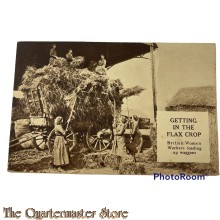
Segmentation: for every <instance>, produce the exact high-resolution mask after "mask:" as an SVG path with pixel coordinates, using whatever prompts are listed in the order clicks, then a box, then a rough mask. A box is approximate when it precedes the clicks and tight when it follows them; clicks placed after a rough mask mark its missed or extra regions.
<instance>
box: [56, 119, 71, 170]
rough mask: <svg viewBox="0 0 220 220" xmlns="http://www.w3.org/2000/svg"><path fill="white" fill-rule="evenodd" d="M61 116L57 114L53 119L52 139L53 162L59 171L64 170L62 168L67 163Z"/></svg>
mask: <svg viewBox="0 0 220 220" xmlns="http://www.w3.org/2000/svg"><path fill="white" fill-rule="evenodd" d="M62 123H63V118H62V117H60V116H58V117H57V118H56V119H55V127H54V131H55V135H56V138H55V140H54V149H53V156H54V158H53V164H54V166H56V167H58V170H59V171H64V170H63V169H62V168H63V167H64V166H65V165H67V164H69V152H68V148H67V146H66V139H65V135H66V132H65V130H64V129H63V127H62Z"/></svg>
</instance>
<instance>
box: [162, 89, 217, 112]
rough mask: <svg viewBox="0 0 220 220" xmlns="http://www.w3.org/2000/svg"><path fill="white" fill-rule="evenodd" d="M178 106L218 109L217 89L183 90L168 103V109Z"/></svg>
mask: <svg viewBox="0 0 220 220" xmlns="http://www.w3.org/2000/svg"><path fill="white" fill-rule="evenodd" d="M177 106H192V107H193V106H199V107H216V88H215V87H214V86H205V87H189V88H182V89H180V90H179V91H178V92H177V93H176V95H175V96H174V97H173V99H172V100H171V101H170V102H169V103H168V105H167V107H166V109H167V108H171V107H177Z"/></svg>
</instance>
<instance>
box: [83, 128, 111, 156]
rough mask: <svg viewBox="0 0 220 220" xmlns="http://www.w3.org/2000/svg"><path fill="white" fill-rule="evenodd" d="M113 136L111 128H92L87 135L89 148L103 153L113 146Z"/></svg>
mask: <svg viewBox="0 0 220 220" xmlns="http://www.w3.org/2000/svg"><path fill="white" fill-rule="evenodd" d="M112 140H113V134H112V130H111V128H110V127H109V126H106V127H104V128H101V127H98V126H93V125H92V126H90V127H89V129H88V132H87V134H86V142H87V145H88V147H89V148H90V149H91V150H92V151H95V152H101V151H104V150H106V149H107V148H109V147H111V146H112Z"/></svg>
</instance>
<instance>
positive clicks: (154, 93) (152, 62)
mask: <svg viewBox="0 0 220 220" xmlns="http://www.w3.org/2000/svg"><path fill="white" fill-rule="evenodd" d="M150 53H151V72H152V91H153V106H154V121H156V118H157V97H156V96H157V94H156V83H155V62H154V44H153V43H151V44H150Z"/></svg>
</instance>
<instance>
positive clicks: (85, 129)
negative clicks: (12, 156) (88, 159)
mask: <svg viewBox="0 0 220 220" xmlns="http://www.w3.org/2000/svg"><path fill="white" fill-rule="evenodd" d="M106 45H107V47H106V48H105V49H106V54H109V56H108V58H107V59H108V62H107V64H108V65H107V66H106V67H107V69H108V68H111V67H112V66H113V65H116V64H117V63H120V62H122V61H125V60H128V59H131V58H135V57H137V58H143V59H146V58H144V56H143V55H144V54H146V53H149V52H150V53H151V64H152V65H151V67H152V68H151V69H152V89H153V108H154V116H155V117H156V110H157V107H156V91H155V80H154V56H153V51H154V49H155V48H157V45H156V44H142V45H141V47H140V48H139V49H137V50H134V52H133V53H132V50H131V51H129V50H125V49H126V48H125V46H124V45H123V48H119V49H120V54H118V53H115V49H116V47H119V46H120V44H114V45H113V46H112V47H109V45H108V44H106ZM120 47H121V46H120ZM127 47H128V49H129V44H127ZM128 51H129V53H128ZM94 52H96V51H94ZM25 98H26V101H27V104H28V107H29V110H30V127H31V129H32V131H33V132H35V133H39V136H37V137H36V139H38V142H40V143H39V145H40V144H42V143H45V144H47V145H48V146H49V148H50V146H52V144H53V140H54V131H53V118H51V116H50V115H49V114H47V112H48V111H46V110H45V108H46V105H45V102H46V100H45V94H43V93H42V91H41V85H40V84H38V82H37V78H36V79H35V83H33V84H32V85H31V86H29V88H28V89H26V90H25ZM73 99H74V98H73ZM73 102H74V104H72V105H73V106H74V105H75V101H73ZM73 112H74V108H72V111H71V113H70V115H69V118H68V120H67V121H66V123H65V125H64V126H65V128H66V130H67V135H66V137H67V141H68V145H69V147H70V148H73V147H74V146H75V145H76V134H77V136H78V137H79V139H81V141H84V142H85V143H86V145H87V146H88V148H90V149H91V150H92V151H95V152H100V151H104V150H106V149H107V148H111V146H112V140H113V128H112V122H113V119H114V115H110V117H109V118H106V120H105V121H103V122H100V123H99V124H97V123H96V124H94V123H93V121H89V120H88V121H87V120H84V121H77V120H72V114H73ZM140 121H141V123H143V122H146V119H143V120H140ZM143 124H145V125H144V126H145V127H146V123H143ZM147 124H148V125H149V120H147Z"/></svg>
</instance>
